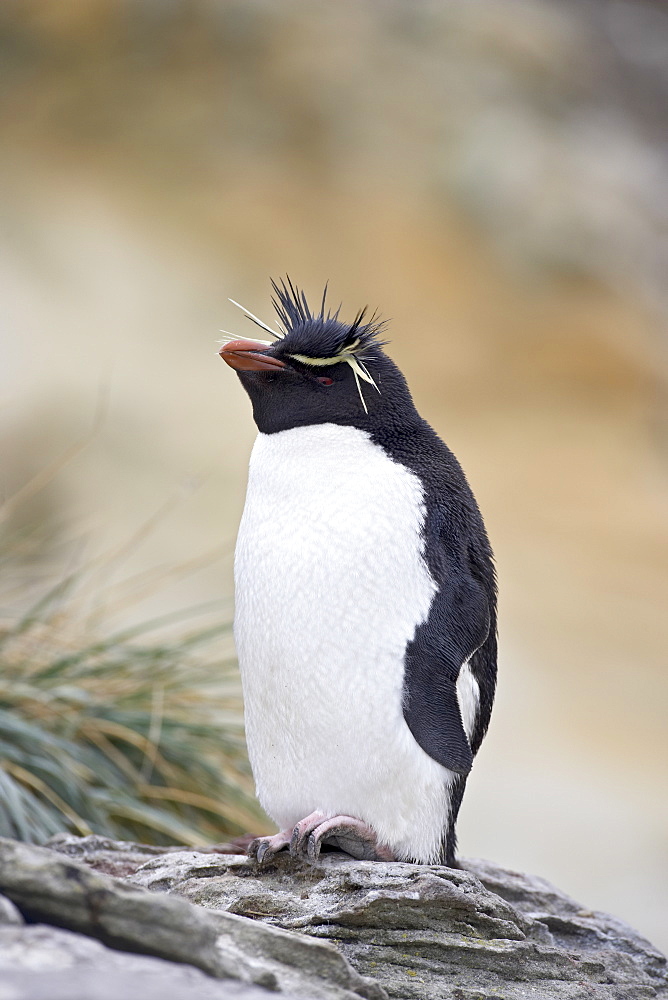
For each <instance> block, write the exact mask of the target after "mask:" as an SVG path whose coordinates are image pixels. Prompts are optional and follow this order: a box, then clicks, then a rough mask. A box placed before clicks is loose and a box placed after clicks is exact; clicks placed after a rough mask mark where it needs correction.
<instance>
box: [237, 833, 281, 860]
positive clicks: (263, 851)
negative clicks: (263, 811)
mask: <svg viewBox="0 0 668 1000" xmlns="http://www.w3.org/2000/svg"><path fill="white" fill-rule="evenodd" d="M290 834H291V831H290V830H281V832H280V833H275V834H274V835H273V837H256V838H255V840H253V841H252V842H251V843H250V844H249V845H248V850H247V852H246V853H247V854H248V857H249V858H251V859H252V860H254V861H257V863H258V865H262V864H264V862H265V861H271V859H272V858H273V857H274V855H275V854H278V852H279V851H282V850H283V848H284V847H287V846H288V844H289V843H290Z"/></svg>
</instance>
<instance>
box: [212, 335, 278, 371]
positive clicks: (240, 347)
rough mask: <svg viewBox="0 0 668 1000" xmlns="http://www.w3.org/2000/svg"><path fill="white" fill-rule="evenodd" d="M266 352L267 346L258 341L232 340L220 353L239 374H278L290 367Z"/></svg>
mask: <svg viewBox="0 0 668 1000" xmlns="http://www.w3.org/2000/svg"><path fill="white" fill-rule="evenodd" d="M266 350H267V345H266V344H263V343H261V342H259V341H257V340H231V341H230V342H229V344H225V345H224V346H223V347H221V349H220V351H219V352H218V353H219V354H220V356H221V358H222V359H223V361H225V362H226V364H228V365H229V366H230V368H235V369H236V370H237V371H238V372H276V371H281V370H283V369H285V368H287V367H288V366H287V365H286V364H285V362H284V361H280V360H279V359H278V358H272V356H271V355H270V354H265V353H263V352H264V351H266Z"/></svg>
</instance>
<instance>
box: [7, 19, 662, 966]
mask: <svg viewBox="0 0 668 1000" xmlns="http://www.w3.org/2000/svg"><path fill="white" fill-rule="evenodd" d="M0 95H1V96H0V101H1V105H0V131H1V140H0V214H1V217H2V222H1V230H0V288H1V301H2V309H1V310H0V323H1V324H2V326H1V334H0V359H1V360H0V449H1V455H2V463H1V488H2V495H3V498H4V499H5V504H4V507H3V508H2V519H3V531H4V535H3V539H4V542H3V545H4V548H5V550H6V551H7V552H10V553H11V558H10V559H9V560H6V561H5V562H4V563H3V568H4V570H5V573H4V581H3V586H4V592H3V593H4V596H3V608H4V610H5V611H7V608H9V609H10V612H11V609H15V610H16V609H19V608H20V606H21V603H22V601H24V599H25V593H26V590H27V591H30V590H31V589H35V590H39V587H40V586H42V584H43V582H44V581H45V580H48V579H49V578H52V577H53V575H54V574H55V575H56V577H57V576H58V574H63V573H66V572H69V571H70V569H71V568H72V567H73V566H78V565H82V566H88V567H90V566H91V565H92V566H97V567H101V569H100V572H99V573H98V574H97V577H96V582H95V584H94V585H91V586H90V588H89V591H88V592H87V593H86V595H85V598H86V599H87V600H88V601H89V604H90V607H89V610H90V611H91V613H92V612H93V611H94V612H95V613H96V614H98V613H101V614H103V615H104V616H106V620H107V621H111V622H112V623H114V625H115V626H118V627H125V626H127V625H133V624H134V623H136V622H139V621H142V620H144V619H146V618H147V617H150V616H152V615H160V614H169V613H170V612H172V611H178V610H180V609H183V608H185V607H190V606H192V605H198V604H202V603H205V604H206V605H207V607H208V608H209V611H211V608H213V613H214V616H215V615H217V616H218V618H225V616H228V617H229V608H230V604H231V594H232V573H231V567H232V561H231V554H232V550H233V545H234V537H235V532H236V526H237V522H238V518H239V515H240V512H241V508H242V504H243V496H244V488H245V470H246V465H247V459H248V454H249V451H250V448H251V446H252V442H253V438H254V426H253V424H252V420H251V414H250V407H249V403H248V401H247V399H246V397H245V395H244V393H243V392H242V391H241V389H240V386H239V385H238V383H237V380H236V379H235V377H234V376H233V374H232V373H231V372H230V370H229V369H227V368H226V367H225V366H224V365H223V364H222V363H221V361H220V360H219V359H218V358H217V357H216V350H217V348H216V339H217V337H218V336H219V334H218V330H219V329H220V328H221V327H222V328H224V329H226V330H233V331H238V333H239V335H240V336H243V335H252V332H253V328H252V327H251V326H250V325H249V324H248V323H247V321H245V320H244V319H243V317H242V314H241V313H240V312H238V311H237V310H236V309H235V308H234V307H233V306H232V305H231V304H230V303H229V302H228V296H232V297H233V298H235V299H237V300H239V301H240V302H242V303H243V304H244V305H245V306H247V307H248V308H249V309H251V310H252V311H253V312H255V313H256V314H258V315H259V316H261V317H264V318H267V319H268V318H270V314H271V313H270V305H269V276H270V275H271V276H275V277H276V276H280V275H283V274H285V273H286V272H287V273H289V274H290V275H291V277H292V278H293V279H294V280H296V281H297V282H298V283H299V284H301V285H302V286H303V287H304V288H305V290H306V292H307V294H310V295H311V296H313V297H317V296H318V295H319V294H320V291H321V289H322V286H323V284H324V282H325V281H326V280H328V279H329V281H330V288H331V295H332V299H333V300H336V301H337V302H338V301H339V300H342V301H343V303H344V310H343V312H344V316H345V315H348V316H350V317H352V316H354V314H355V312H356V310H357V309H358V307H360V306H363V305H365V304H367V303H368V304H369V306H370V307H371V308H375V307H379V308H380V310H381V312H382V313H383V315H384V316H385V317H387V318H389V319H390V321H391V322H390V328H389V336H390V338H391V341H392V343H391V346H390V348H389V350H390V353H391V354H392V356H393V357H394V358H395V359H396V361H397V362H398V363H399V365H400V366H401V367H402V369H403V370H404V372H405V373H406V375H407V377H408V380H409V383H410V385H411V386H412V389H413V391H414V395H415V398H416V401H417V403H418V406H419V408H420V410H421V412H422V413H423V415H424V416H425V417H426V418H427V419H428V420H429V421H430V422H431V423H432V424H433V425H434V427H435V428H436V429H437V430H438V431H439V433H440V434H441V435H442V436H443V437H444V439H445V440H446V441H447V442H448V444H449V445H450V446H451V448H452V449H453V450H454V451H455V453H456V454H457V455H458V457H459V458H460V460H461V462H462V464H463V466H464V468H465V470H466V472H467V474H468V476H469V479H470V481H471V484H472V486H473V488H474V490H475V492H476V494H477V497H478V499H479V502H480V505H481V507H482V510H483V512H484V514H485V517H486V520H487V524H488V528H489V532H490V535H491V539H492V542H493V545H494V548H495V550H496V554H497V562H498V572H499V578H500V593H501V619H500V639H501V664H500V667H501V673H500V686H499V693H498V701H497V705H496V710H495V714H494V716H493V721H492V727H491V730H490V734H489V736H488V739H487V741H486V743H485V744H484V745H483V749H482V751H481V753H480V756H479V758H478V760H477V762H476V767H475V770H474V773H473V776H472V778H471V780H470V782H469V790H468V793H467V796H466V797H465V799H464V806H463V810H462V815H461V821H460V826H459V831H460V835H459V839H460V847H461V851H462V854H464V855H469V856H474V855H479V856H484V857H486V858H490V859H493V860H494V861H496V862H499V863H501V864H504V865H507V866H511V867H515V868H517V869H520V870H527V871H532V872H534V873H537V874H540V875H543V876H545V877H546V878H549V879H551V880H553V881H554V882H556V883H557V884H558V885H559V886H560V887H561V888H562V889H564V890H566V891H567V892H570V893H572V894H573V895H574V896H576V897H577V898H579V899H580V900H581V901H582V902H583V903H584V904H586V905H587V906H590V907H592V908H599V909H604V910H607V911H610V912H612V913H614V914H616V915H618V916H620V917H622V918H624V919H625V920H627V921H628V922H630V923H632V924H634V925H635V926H637V928H638V929H639V930H641V931H642V932H644V933H645V934H646V935H648V936H649V937H650V938H651V939H652V940H653V941H654V942H655V943H656V944H658V945H660V946H661V945H662V946H663V947H664V949H665V948H666V947H668V930H666V928H667V927H668V903H667V898H668V836H667V826H668V824H667V820H668V794H667V793H668V783H667V778H668V774H667V771H668V767H667V765H668V753H667V751H668V746H667V741H666V708H667V699H666V694H667V690H666V689H667V687H668V671H666V649H667V648H668V634H667V633H668V615H666V608H665V595H666V583H667V582H668V581H667V576H668V573H667V569H668V558H667V551H666V550H667V548H668V546H667V532H666V524H667V521H666V499H667V496H668V489H667V486H668V482H667V480H668V476H667V472H666V454H667V449H668V423H667V411H666V375H667V366H666V350H665V349H666V339H665V324H666V316H667V313H668V285H667V284H666V281H665V265H666V262H667V261H668V241H667V238H666V222H667V216H668V200H667V199H666V189H667V187H666V181H667V173H668V167H667V162H668V158H667V156H666V114H665V109H666V100H667V98H668V12H667V11H666V9H665V5H664V4H663V3H662V2H655V3H652V2H647V0H643V2H640V0H572V2H571V0H552V2H548V0H503V2H502V0H447V2H436V0H412V2H410V3H409V2H408V0H336V2H321V0H309V2H307V0H283V2H281V3H277V2H271V0H84V2H82V0H59V2H58V3H53V2H50V0H4V2H3V3H2V5H1V6H0ZM19 585H20V586H19ZM17 613H18V612H17Z"/></svg>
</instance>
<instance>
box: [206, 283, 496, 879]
mask: <svg viewBox="0 0 668 1000" xmlns="http://www.w3.org/2000/svg"><path fill="white" fill-rule="evenodd" d="M274 290H275V294H276V299H275V305H276V308H277V315H278V323H279V330H278V332H275V331H273V330H272V329H271V328H270V327H269V326H268V325H267V324H264V323H262V321H258V320H257V318H256V317H253V316H251V318H252V319H253V320H254V321H256V322H258V323H259V324H260V325H261V326H263V328H264V329H265V330H266V331H268V332H269V333H270V334H271V335H272V337H273V339H272V340H271V341H267V340H263V341H250V340H228V342H227V343H226V344H225V345H224V346H223V348H222V350H221V352H220V353H221V356H222V357H223V359H224V360H225V361H227V362H228V364H230V365H231V366H232V367H233V368H236V369H237V371H238V374H239V377H240V379H241V382H242V384H243V386H244V388H245V389H246V391H247V392H248V395H249V396H250V398H251V402H252V405H253V415H254V418H255V422H256V424H257V426H258V430H259V434H258V438H257V441H256V444H255V446H254V449H253V454H252V457H251V462H250V470H249V481H248V490H247V496H246V505H245V508H244V513H243V517H242V521H241V525H240V529H239V536H238V541H237V549H236V557H235V590H236V612H235V638H236V643H237V651H238V655H239V663H240V668H241V673H242V680H243V687H244V702H245V712H246V732H247V740H248V749H249V755H250V760H251V765H252V768H253V773H254V776H255V781H256V786H257V792H258V796H259V799H260V802H261V803H262V805H263V807H264V809H265V810H266V812H267V813H268V814H269V815H270V816H271V817H272V818H273V819H274V820H275V822H276V823H277V824H278V826H279V830H280V833H279V834H277V835H275V836H274V837H271V838H260V839H258V841H256V842H255V843H254V845H252V848H251V853H253V854H255V855H256V856H257V858H258V860H260V861H262V860H263V859H265V858H267V857H269V856H271V855H272V854H273V853H274V852H275V851H276V850H279V849H281V848H282V847H285V846H290V848H291V850H292V851H293V853H298V854H303V853H306V854H308V855H310V856H311V857H314V856H316V855H317V853H318V851H319V849H320V846H321V844H322V843H325V842H326V843H328V844H333V845H335V846H339V847H342V848H343V849H346V850H348V851H349V852H350V853H352V854H354V855H355V856H357V857H370V858H385V859H392V858H394V859H397V860H415V861H419V862H437V861H440V862H444V863H446V864H449V865H453V864H455V845H456V841H455V822H456V819H457V813H458V811H459V806H460V803H461V799H462V795H463V792H464V787H465V784H466V779H467V775H468V773H469V771H470V769H471V765H472V763H473V758H474V756H475V754H476V753H477V751H478V749H479V747H480V744H481V741H482V739H483V737H484V735H485V732H486V730H487V726H488V723H489V718H490V713H491V709H492V701H493V698H494V689H495V683H496V584H495V575H494V568H493V563H492V553H491V549H490V545H489V542H488V540H487V535H486V532H485V528H484V525H483V521H482V517H481V515H480V512H479V510H478V507H477V504H476V502H475V499H474V497H473V494H472V492H471V490H470V488H469V486H468V483H467V481H466V478H465V476H464V473H463V472H462V469H461V467H460V465H459V463H458V462H457V460H456V459H455V457H454V455H453V454H452V453H451V452H450V450H449V449H448V448H447V447H446V445H445V444H444V443H443V442H442V441H441V440H440V438H439V437H438V436H437V434H436V433H435V432H434V431H433V430H432V428H431V427H430V426H429V425H428V424H427V423H426V421H424V420H423V419H422V418H421V417H420V416H419V414H418V413H417V411H416V409H415V406H414V404H413V401H412V399H411V395H410V392H409V389H408V386H407V384H406V381H405V379H404V377H403V375H402V374H401V372H400V371H399V369H398V368H397V367H396V365H395V364H394V363H393V362H392V361H391V360H390V358H389V357H388V356H387V355H386V354H385V352H384V351H383V343H382V342H381V340H380V336H381V335H382V331H383V325H382V324H379V323H378V322H377V321H376V319H375V318H372V319H371V320H369V321H366V322H365V314H364V312H362V313H358V315H357V317H356V318H355V320H354V322H352V323H348V324H346V323H345V322H343V321H342V320H340V318H339V312H338V311H337V312H336V313H334V314H331V313H329V312H326V306H325V299H324V296H323V301H322V306H321V308H320V310H319V312H317V313H315V312H313V311H312V310H311V309H310V307H309V305H308V303H307V301H306V299H305V297H304V295H303V293H302V292H300V291H298V290H297V289H295V288H294V287H293V285H292V284H291V283H290V282H288V283H287V284H286V283H281V284H280V285H276V284H274ZM249 315H250V314H249ZM230 336H231V335H230Z"/></svg>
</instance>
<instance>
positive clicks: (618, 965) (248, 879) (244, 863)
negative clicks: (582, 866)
mask: <svg viewBox="0 0 668 1000" xmlns="http://www.w3.org/2000/svg"><path fill="white" fill-rule="evenodd" d="M465 864H466V867H465V869H462V870H453V869H449V868H443V867H439V866H436V865H410V864H402V863H382V862H365V861H353V860H351V859H349V858H347V857H346V856H344V855H341V854H327V855H324V856H323V857H322V858H321V860H320V862H319V863H318V864H317V865H315V866H310V865H309V866H306V865H303V864H300V863H296V862H294V861H293V860H292V859H291V858H290V857H289V856H288V855H287V854H286V855H279V856H278V857H277V859H276V860H275V861H274V862H272V863H271V864H270V865H268V866H267V867H265V868H262V869H258V867H257V866H256V865H255V864H254V863H251V862H249V861H248V860H247V859H246V858H245V857H242V856H238V855H228V854H221V853H215V852H212V851H201V852H197V851H191V850H188V851H183V850H175V849H172V848H154V847H146V846H143V845H138V844H125V843H118V842H114V841H110V840H107V839H105V838H101V837H83V838H79V837H72V836H65V835H61V836H59V837H57V838H54V839H53V840H52V841H51V842H50V844H49V845H48V847H47V848H38V847H32V846H30V845H26V844H19V843H17V842H15V841H10V840H1V839H0V892H2V893H4V899H2V898H1V897H0V982H2V983H8V984H10V985H11V986H12V988H13V990H14V992H12V993H10V994H8V996H11V1000H46V998H47V997H48V998H49V1000H60V998H61V996H62V998H63V1000H64V998H65V997H67V998H68V1000H112V998H113V1000H115V998H116V997H117V996H120V995H130V994H129V993H128V988H127V986H128V981H131V982H132V983H133V988H134V991H135V992H136V994H137V995H140V994H141V996H142V1000H153V998H154V997H155V1000H177V998H178V1000H210V998H217V997H220V998H223V997H230V996H237V997H239V998H243V1000H245V998H248V1000H251V998H252V1000H256V998H260V997H263V996H265V997H266V996H268V991H269V990H271V991H272V992H277V991H278V992H282V993H283V994H288V995H289V996H292V997H297V996H299V997H308V998H314V1000H316V998H317V1000H359V998H360V997H364V998H367V1000H385V998H386V997H396V998H401V1000H440V998H442V1000H529V998H531V1000H653V998H657V1000H659V998H661V1000H668V976H667V973H666V960H665V958H664V957H663V956H662V955H661V954H660V953H659V952H658V951H657V950H656V949H655V948H653V947H652V945H651V944H649V942H648V941H646V940H645V939H644V938H642V937H640V935H638V934H637V933H636V932H635V931H634V930H633V929H632V928H630V927H628V926H627V925H626V924H624V923H622V922H621V921H618V920H616V919H614V918H612V917H609V916H606V915H605V914H601V913H592V912H591V911H589V910H586V909H585V908H583V907H582V906H580V905H579V904H578V903H576V902H575V901H574V900H572V899H570V898H569V897H568V896H565V895H564V894H563V893H561V892H559V890H558V889H556V888H554V887H553V886H552V885H550V884H549V883H548V882H545V881H544V880H542V879H539V878H533V877H530V876H526V875H520V874H518V873H516V872H511V871H506V870H504V869H501V868H498V867H496V866H494V865H491V864H490V863H488V862H483V861H469V862H466V863H465ZM24 921H28V922H29V923H28V925H26V924H25V923H24ZM176 963H178V964H176ZM102 969H104V970H105V972H104V975H103V976H100V975H99V974H97V975H96V974H95V973H96V971H98V970H100V971H101V970H102ZM128 977H131V979H130V980H129V979H128ZM2 996H3V1000H4V996H5V994H4V993H3V994H2Z"/></svg>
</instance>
